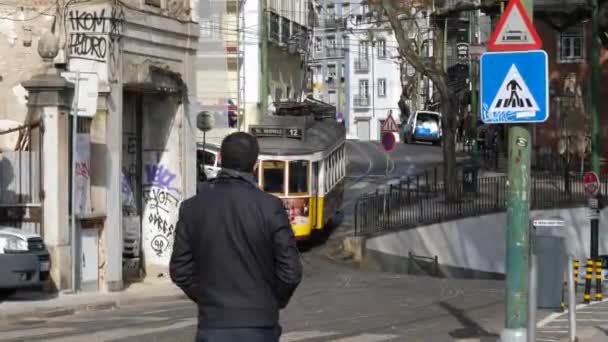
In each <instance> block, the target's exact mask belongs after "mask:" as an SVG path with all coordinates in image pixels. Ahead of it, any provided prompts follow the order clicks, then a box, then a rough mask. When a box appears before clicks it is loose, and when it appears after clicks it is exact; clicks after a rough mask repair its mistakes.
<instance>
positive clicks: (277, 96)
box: [274, 87, 283, 102]
mask: <svg viewBox="0 0 608 342" xmlns="http://www.w3.org/2000/svg"><path fill="white" fill-rule="evenodd" d="M282 98H283V89H281V87H276V88H275V89H274V100H275V101H276V102H280V101H281V99H282Z"/></svg>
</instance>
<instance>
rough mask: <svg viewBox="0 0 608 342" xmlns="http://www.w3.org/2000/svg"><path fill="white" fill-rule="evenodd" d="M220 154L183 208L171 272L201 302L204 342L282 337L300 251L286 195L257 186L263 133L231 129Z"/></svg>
mask: <svg viewBox="0 0 608 342" xmlns="http://www.w3.org/2000/svg"><path fill="white" fill-rule="evenodd" d="M220 153H221V158H222V167H223V169H222V170H221V171H220V173H219V174H218V177H217V178H215V179H212V180H210V181H207V182H205V183H203V184H202V186H201V187H200V188H199V193H198V194H197V195H196V196H195V197H193V198H190V199H188V200H186V201H184V202H183V203H182V205H181V207H180V210H179V220H178V223H177V227H176V232H175V243H174V246H173V254H172V255H171V263H170V272H171V279H172V280H173V282H175V284H176V285H177V286H179V287H180V288H181V289H182V290H183V291H184V293H185V294H186V295H187V296H188V297H189V298H190V299H192V300H193V301H194V302H196V303H197V304H198V313H199V317H198V334H197V335H198V336H197V341H198V342H278V341H279V337H280V335H281V328H280V326H279V310H280V309H283V308H285V306H287V303H288V302H289V300H290V298H291V296H292V295H293V293H294V291H295V289H296V287H297V286H298V284H299V283H300V280H301V278H302V263H301V260H300V254H299V252H298V249H297V246H296V242H295V238H294V236H293V232H292V230H291V226H290V224H289V220H288V218H287V213H286V211H285V208H284V206H283V203H282V201H281V200H280V199H278V198H276V197H274V196H271V195H269V194H266V193H265V192H263V191H261V190H260V189H259V188H258V187H257V185H256V179H255V177H254V176H253V172H254V170H255V168H256V162H257V158H258V153H259V147H258V143H257V140H256V139H255V138H254V137H253V136H251V135H249V134H246V133H242V132H238V133H233V134H230V135H229V136H227V137H226V138H225V139H224V141H223V142H222V146H221V152H220Z"/></svg>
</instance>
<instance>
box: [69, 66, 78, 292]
mask: <svg viewBox="0 0 608 342" xmlns="http://www.w3.org/2000/svg"><path fill="white" fill-rule="evenodd" d="M75 88H76V89H75V90H76V91H75V92H74V96H75V97H76V101H75V103H76V105H75V106H76V108H72V180H71V183H72V189H71V190H72V191H71V210H70V211H71V212H70V216H71V220H70V240H71V241H70V242H71V244H70V249H71V254H72V258H71V261H72V270H71V271H72V284H71V285H72V292H73V293H75V292H76V291H77V290H78V288H77V286H76V273H77V272H76V268H77V265H78V261H77V260H79V257H78V256H77V254H78V249H77V248H76V240H77V237H76V135H77V134H78V130H77V128H78V111H79V106H80V105H79V103H78V92H79V88H80V71H76V87H75Z"/></svg>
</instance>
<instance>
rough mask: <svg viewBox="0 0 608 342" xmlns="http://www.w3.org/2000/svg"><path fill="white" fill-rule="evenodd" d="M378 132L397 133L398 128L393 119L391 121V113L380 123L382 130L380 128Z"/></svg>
mask: <svg viewBox="0 0 608 342" xmlns="http://www.w3.org/2000/svg"><path fill="white" fill-rule="evenodd" d="M380 130H381V131H383V132H399V127H398V126H397V123H396V122H395V119H393V114H392V113H389V114H388V117H387V118H386V120H384V122H383V123H382V128H380Z"/></svg>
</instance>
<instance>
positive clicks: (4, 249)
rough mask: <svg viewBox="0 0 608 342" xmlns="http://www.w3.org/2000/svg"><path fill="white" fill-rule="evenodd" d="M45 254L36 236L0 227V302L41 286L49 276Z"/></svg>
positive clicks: (45, 249)
mask: <svg viewBox="0 0 608 342" xmlns="http://www.w3.org/2000/svg"><path fill="white" fill-rule="evenodd" d="M50 266H51V265H50V257H49V252H48V250H47V248H46V246H45V244H44V241H43V240H42V237H40V235H37V234H29V233H26V232H23V231H22V230H20V229H17V228H11V227H0V298H1V297H3V296H7V295H10V294H11V293H13V292H15V291H16V290H17V289H20V288H31V287H37V286H40V285H42V284H43V283H44V282H45V281H46V280H47V279H48V278H49V274H50Z"/></svg>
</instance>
